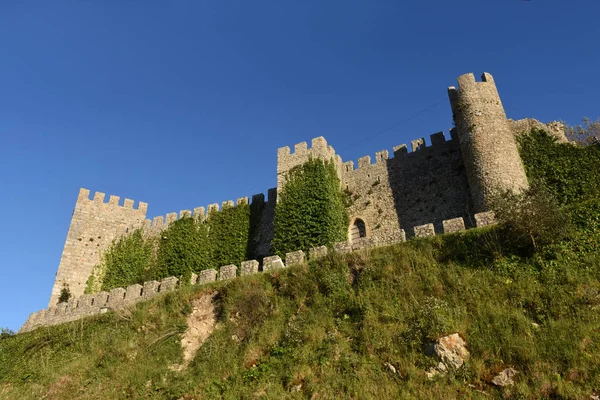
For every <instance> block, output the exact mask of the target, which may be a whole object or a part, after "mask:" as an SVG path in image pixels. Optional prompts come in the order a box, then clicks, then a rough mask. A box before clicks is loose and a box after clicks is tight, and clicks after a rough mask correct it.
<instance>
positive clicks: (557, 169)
mask: <svg viewBox="0 0 600 400" xmlns="http://www.w3.org/2000/svg"><path fill="white" fill-rule="evenodd" d="M518 141H519V146H520V150H521V158H522V159H523V164H524V166H525V170H526V172H527V177H528V178H529V180H530V182H532V183H534V182H539V183H541V184H542V185H543V186H544V187H545V188H546V189H547V190H549V191H550V192H551V193H552V194H553V195H554V196H555V197H556V199H557V200H558V201H559V202H560V203H561V204H571V203H573V202H577V201H583V200H586V199H590V198H594V197H597V196H599V195H600V179H598V173H599V172H600V146H598V145H590V146H585V147H582V146H578V145H575V144H572V143H557V141H556V138H555V137H553V136H550V135H548V134H547V133H546V132H545V131H542V130H534V131H532V132H531V133H529V134H527V135H522V136H520V137H519V139H518Z"/></svg>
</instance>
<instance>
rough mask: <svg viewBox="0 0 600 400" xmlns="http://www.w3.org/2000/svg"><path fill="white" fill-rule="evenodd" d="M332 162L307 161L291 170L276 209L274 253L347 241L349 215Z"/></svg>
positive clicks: (282, 254) (279, 253) (282, 253)
mask: <svg viewBox="0 0 600 400" xmlns="http://www.w3.org/2000/svg"><path fill="white" fill-rule="evenodd" d="M344 199H345V196H344V193H343V192H342V191H341V190H340V182H339V179H338V177H337V174H336V170H335V166H334V165H333V162H324V161H322V160H319V159H310V160H309V161H308V162H306V163H305V164H303V165H301V166H298V167H296V168H294V169H292V170H291V171H290V172H289V174H288V176H287V182H286V184H285V186H284V187H283V189H282V190H281V192H280V193H279V198H278V200H279V201H278V203H277V206H276V208H275V221H274V237H273V241H272V243H271V244H272V248H273V252H274V253H275V254H278V255H280V256H284V255H285V253H286V252H289V251H295V250H305V251H307V250H308V249H309V248H311V247H313V246H323V245H326V246H330V245H332V244H333V243H335V242H337V241H341V240H346V237H347V227H348V214H347V213H346V208H345V206H344Z"/></svg>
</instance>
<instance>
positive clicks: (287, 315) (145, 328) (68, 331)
mask: <svg viewBox="0 0 600 400" xmlns="http://www.w3.org/2000/svg"><path fill="white" fill-rule="evenodd" d="M540 143H542V142H540ZM544 145H545V144H544ZM548 146H550V147H552V146H555V144H552V143H550V144H548ZM538 150H540V149H539V148H536V151H537V153H536V154H542V155H543V154H545V153H544V151H538ZM570 151H571V150H568V151H565V152H570ZM585 151H591V150H589V149H588V150H585ZM594 151H600V150H594ZM578 154H580V153H577V154H576V156H578ZM532 157H533V161H532V162H535V157H534V156H532ZM568 157H570V155H568ZM574 167H575V166H574ZM594 167H595V168H598V167H600V165H596V166H591V168H594ZM547 168H548V170H551V165H548V166H547ZM565 168H567V167H565ZM598 170H600V168H598V169H596V171H598ZM570 177H572V175H569V174H568V173H566V174H565V175H564V179H563V178H561V180H560V185H563V186H561V191H560V193H569V196H572V197H571V198H570V200H571V201H569V202H568V203H567V202H563V205H562V206H561V208H560V212H562V213H565V215H566V216H567V218H568V221H570V222H571V224H572V228H571V229H570V233H569V235H568V237H567V238H566V239H565V240H562V241H560V242H557V243H556V242H555V243H553V242H552V241H548V243H547V244H545V245H544V246H543V247H537V248H531V247H528V246H527V245H523V243H515V241H514V240H511V238H512V237H513V235H514V232H513V231H512V230H511V229H509V227H510V225H507V226H508V227H505V226H496V227H492V228H486V229H477V230H470V231H467V232H463V233H458V234H452V235H441V236H437V237H433V238H429V239H420V240H413V241H410V242H407V243H403V244H399V245H394V246H390V247H385V248H380V249H376V250H371V251H364V252H360V253H353V254H347V255H340V254H331V255H329V256H327V257H326V258H324V259H322V260H319V261H316V262H315V261H311V262H310V263H309V264H306V265H301V266H296V267H293V268H289V269H286V270H280V271H277V272H275V273H272V274H257V275H254V276H248V277H241V278H238V279H235V280H232V281H227V282H218V283H214V284H211V285H207V286H201V287H199V286H195V287H186V288H183V289H181V290H179V291H177V292H173V293H168V294H166V295H164V296H161V297H158V298H156V299H154V300H152V301H149V302H146V303H141V304H138V305H137V306H136V307H135V308H134V309H133V310H132V311H131V312H119V313H108V314H104V315H101V316H97V317H93V318H88V319H83V320H80V321H76V322H72V323H69V324H64V325H61V326H55V327H49V328H41V329H38V330H36V331H33V332H29V333H25V334H21V335H16V336H5V337H2V338H1V339H0V398H1V399H41V398H45V399H106V398H110V399H128V398H130V399H138V398H147V399H187V400H191V399H213V398H226V399H254V398H269V399H274V398H277V399H279V398H298V399H300V398H313V399H339V398H353V399H387V398H402V399H410V398H415V399H416V398H431V399H446V398H475V399H477V398H481V399H489V398H502V397H506V398H515V399H517V398H519V399H520V398H528V399H529V398H530V399H538V398H573V399H589V398H590V396H591V395H592V394H599V393H600V329H599V327H600V200H599V198H598V196H597V195H596V194H595V192H594V191H595V190H596V186H594V185H593V182H591V181H590V185H589V187H590V188H591V189H589V190H588V189H586V188H587V187H588V186H585V185H580V186H579V188H583V189H578V191H582V194H581V195H577V194H572V193H574V192H569V191H568V190H566V189H567V187H566V186H564V185H567V186H568V185H572V184H573V183H572V182H569V179H571V178H570ZM585 178H586V179H587V176H586V177H585ZM536 179H540V180H541V181H542V183H544V184H546V185H547V187H548V188H549V190H550V191H552V190H553V189H554V190H558V189H557V186H556V185H553V184H552V183H551V182H550V183H548V181H547V180H546V181H544V179H543V177H538V178H536ZM573 179H578V178H577V177H575V178H573ZM563 189H565V190H563ZM578 193H579V192H578ZM545 233H547V232H545ZM215 291H216V292H218V295H217V301H216V303H217V311H216V313H217V315H216V318H217V321H218V323H217V327H216V329H215V331H214V333H213V334H212V335H211V336H210V337H209V339H208V340H207V342H206V343H205V344H204V345H203V346H202V347H201V348H200V350H199V351H198V353H197V355H196V357H195V358H194V359H193V361H192V362H191V363H190V364H189V366H188V367H187V368H186V369H183V370H181V371H175V370H173V368H170V367H172V366H173V365H177V364H180V363H181V362H182V350H181V347H180V337H181V334H182V333H183V332H184V331H185V329H186V316H188V315H189V314H190V313H191V312H192V308H193V306H192V304H193V302H194V299H196V298H198V297H199V296H202V295H203V294H204V293H213V292H215ZM454 332H459V333H460V334H461V336H463V337H464V339H465V340H466V342H467V347H468V349H469V351H470V353H471V358H470V359H469V360H468V361H467V363H466V364H465V366H464V367H463V368H462V369H460V370H458V371H455V372H450V373H448V374H446V375H443V376H438V377H437V378H435V379H433V380H429V379H428V378H427V376H426V375H425V371H427V370H428V369H429V368H430V367H432V366H433V365H435V362H434V361H433V360H432V359H431V358H429V357H427V356H425V355H424V353H423V346H424V345H425V344H427V343H429V342H430V341H431V340H433V339H436V338H438V337H440V336H442V335H445V334H449V333H454ZM386 363H389V364H391V365H393V366H394V367H395V369H396V371H397V373H395V374H394V373H392V372H391V371H390V369H389V368H388V367H386V366H385V364H386ZM506 367H513V368H514V369H516V370H517V371H518V374H517V375H516V377H515V381H516V384H515V385H514V386H510V387H506V388H497V387H495V386H493V385H491V384H490V381H491V378H492V377H493V376H494V374H496V373H497V372H499V371H500V370H502V369H504V368H506Z"/></svg>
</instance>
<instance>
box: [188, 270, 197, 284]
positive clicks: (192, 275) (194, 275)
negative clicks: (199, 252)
mask: <svg viewBox="0 0 600 400" xmlns="http://www.w3.org/2000/svg"><path fill="white" fill-rule="evenodd" d="M196 282H198V275H197V274H195V273H193V272H192V274H191V275H190V285H195V284H196Z"/></svg>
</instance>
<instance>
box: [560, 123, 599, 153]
mask: <svg viewBox="0 0 600 400" xmlns="http://www.w3.org/2000/svg"><path fill="white" fill-rule="evenodd" d="M565 134H566V136H567V139H569V140H570V141H572V142H575V143H578V144H580V145H583V146H587V145H590V144H592V143H595V142H596V141H597V140H600V118H599V119H596V120H595V121H591V120H590V119H589V118H583V120H582V121H581V125H576V126H570V127H568V128H567V132H566V133H565Z"/></svg>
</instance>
